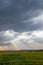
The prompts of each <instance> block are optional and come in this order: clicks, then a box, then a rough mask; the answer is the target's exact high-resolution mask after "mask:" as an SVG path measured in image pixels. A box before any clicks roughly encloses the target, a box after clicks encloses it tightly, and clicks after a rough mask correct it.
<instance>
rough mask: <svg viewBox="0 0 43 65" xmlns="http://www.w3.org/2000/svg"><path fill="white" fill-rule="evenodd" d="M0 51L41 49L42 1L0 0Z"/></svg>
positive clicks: (42, 38)
mask: <svg viewBox="0 0 43 65" xmlns="http://www.w3.org/2000/svg"><path fill="white" fill-rule="evenodd" d="M1 49H6V50H7V49H10V50H11V49H12V50H22V49H43V0H0V50H1Z"/></svg>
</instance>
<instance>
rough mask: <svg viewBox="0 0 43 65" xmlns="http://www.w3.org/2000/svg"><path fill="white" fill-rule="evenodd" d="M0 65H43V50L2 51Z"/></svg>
mask: <svg viewBox="0 0 43 65" xmlns="http://www.w3.org/2000/svg"><path fill="white" fill-rule="evenodd" d="M0 65H43V52H28V51H10V52H9V51H0Z"/></svg>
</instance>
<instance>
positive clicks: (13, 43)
mask: <svg viewBox="0 0 43 65" xmlns="http://www.w3.org/2000/svg"><path fill="white" fill-rule="evenodd" d="M0 46H1V47H2V46H7V47H8V49H9V48H10V49H14V50H15V49H16V50H22V49H27V50H28V49H42V48H43V31H32V32H29V31H28V32H22V33H18V32H15V31H14V30H6V31H1V32H0Z"/></svg>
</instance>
